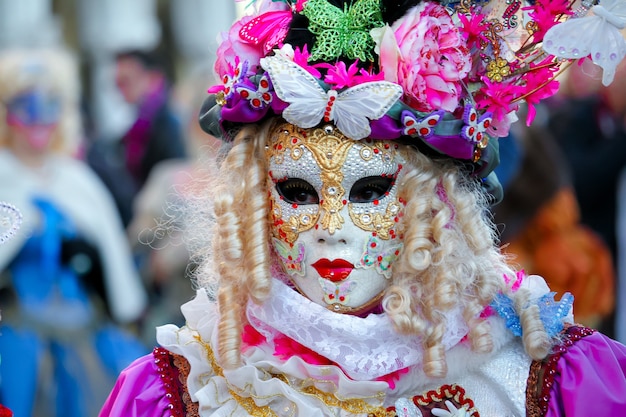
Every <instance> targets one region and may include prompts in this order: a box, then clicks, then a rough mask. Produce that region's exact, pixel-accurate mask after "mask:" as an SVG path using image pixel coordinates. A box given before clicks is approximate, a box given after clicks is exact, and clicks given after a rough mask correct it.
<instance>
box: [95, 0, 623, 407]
mask: <svg viewBox="0 0 626 417" xmlns="http://www.w3.org/2000/svg"><path fill="white" fill-rule="evenodd" d="M256 5H257V6H258V8H257V9H256V10H255V13H254V14H251V15H247V16H244V17H243V18H241V19H240V20H238V21H237V22H236V23H235V24H234V25H233V26H232V28H231V30H230V31H229V33H228V34H227V35H225V36H224V38H223V42H222V44H221V46H220V48H219V50H218V59H217V63H216V71H217V72H218V73H219V74H220V76H221V78H222V80H223V84H221V85H219V86H215V87H212V88H211V89H210V90H209V92H210V93H211V94H212V95H211V96H210V97H209V98H208V99H207V101H206V102H205V104H204V106H203V108H202V110H201V116H200V120H201V124H202V125H203V126H204V127H205V129H206V130H207V131H208V132H211V133H212V134H214V135H216V136H220V137H222V138H223V139H224V141H225V143H227V144H228V146H229V147H230V149H229V151H228V153H227V155H226V156H225V157H224V159H223V161H221V164H220V168H219V171H218V173H217V174H219V176H217V177H215V178H213V177H210V178H208V179H207V183H206V185H205V191H204V192H205V196H204V197H203V196H198V202H197V208H198V211H197V212H196V213H195V214H193V216H192V220H193V221H195V223H194V224H193V225H192V227H191V229H192V230H193V231H197V232H198V236H197V239H198V240H197V241H196V243H197V245H198V247H197V250H196V252H194V253H195V254H196V255H198V256H201V259H200V260H199V262H200V265H199V267H198V268H197V270H196V271H197V273H196V277H195V278H196V279H197V280H198V283H199V285H200V286H201V289H200V290H199V291H198V292H197V294H196V297H195V298H194V300H192V301H191V302H189V303H187V304H185V305H184V306H183V307H182V311H183V314H184V315H185V318H186V321H187V323H186V325H185V326H183V327H180V328H179V327H177V326H174V325H165V326H162V327H159V328H158V330H157V340H158V342H159V345H160V346H159V347H157V348H155V349H154V351H153V354H152V355H147V356H145V357H143V358H141V359H139V360H137V361H135V362H134V363H133V364H132V365H131V366H129V367H128V368H127V369H126V370H125V371H124V372H123V373H122V374H121V375H120V378H119V379H118V383H117V385H116V386H115V388H114V389H113V391H112V392H111V394H110V396H109V398H108V400H107V402H106V403H105V405H104V407H103V409H102V412H101V416H122V415H124V416H128V415H132V416H171V415H175V416H248V415H252V416H403V417H404V416H422V417H431V416H436V417H442V416H483V417H485V416H492V417H496V416H497V417H501V416H526V415H528V416H544V415H545V416H569V417H572V416H589V415H620V414H623V413H624V412H626V375H625V373H626V347H625V346H623V345H621V344H619V343H618V342H616V341H613V340H612V339H609V338H608V337H606V336H604V335H603V334H601V333H598V332H596V331H593V330H591V329H589V328H586V327H583V326H579V325H576V324H574V323H575V322H574V321H573V320H574V319H573V317H572V311H571V306H572V302H573V299H572V296H571V294H568V293H566V294H559V295H558V296H556V295H555V294H554V293H553V292H551V291H550V289H549V288H548V287H547V285H546V284H545V281H544V280H543V279H542V278H541V277H539V276H525V275H524V274H523V273H522V272H518V271H515V270H514V269H512V268H511V267H510V266H509V263H508V259H507V258H506V257H505V256H504V255H503V254H502V253H501V252H500V250H499V246H498V244H497V242H496V236H497V233H496V230H495V227H494V225H493V223H492V221H491V218H490V214H489V205H490V204H493V203H496V202H497V201H498V200H500V198H501V192H500V191H501V189H500V187H499V184H498V182H497V178H496V177H495V176H494V174H493V172H492V170H493V168H494V167H495V166H496V165H497V163H498V137H504V136H506V135H507V134H508V130H509V126H510V124H511V123H512V122H513V121H514V120H515V113H516V110H517V108H518V103H519V101H521V100H525V101H526V102H527V103H528V104H530V105H531V108H532V106H533V105H534V104H536V103H537V102H539V101H540V100H541V99H542V98H544V97H546V96H549V95H551V94H553V93H554V92H555V90H556V83H557V82H556V81H555V80H554V76H555V74H556V72H557V71H558V68H559V64H560V63H561V62H563V61H565V60H566V58H564V57H563V56H562V55H563V53H561V52H557V53H558V54H559V55H560V56H559V57H556V56H554V55H553V54H552V52H544V51H542V50H541V49H540V46H541V42H542V41H543V43H544V46H547V45H557V50H559V51H560V50H564V51H565V50H566V49H567V48H568V46H567V45H561V44H560V43H559V42H560V35H559V31H560V30H557V31H556V34H557V35H558V36H556V37H555V36H554V33H555V30H553V29H556V28H559V27H562V26H563V25H567V24H568V23H572V25H573V28H569V30H570V32H571V31H572V30H573V31H574V32H577V31H581V30H580V25H581V24H585V23H586V22H587V20H585V19H587V17H582V16H583V15H584V14H585V13H587V12H589V9H592V10H593V13H595V15H594V16H591V15H590V16H591V17H598V16H604V17H602V19H601V22H600V24H601V25H613V24H614V23H615V22H616V21H620V22H621V20H618V19H621V18H619V17H616V16H614V14H613V13H611V12H609V11H607V10H606V9H604V8H602V7H601V6H594V7H593V8H591V4H586V5H583V6H581V7H580V9H578V8H577V9H575V10H572V9H571V8H570V6H571V4H570V3H569V2H558V3H557V2H554V1H552V2H547V1H537V2H536V3H534V4H533V5H528V6H525V7H524V8H521V6H522V5H521V3H518V2H509V1H502V2H480V3H474V4H470V3H469V2H462V3H460V4H455V5H448V6H449V7H444V6H443V5H442V4H439V3H435V2H429V1H426V2H421V1H379V0H355V1H346V2H344V1H334V0H333V1H327V0H308V1H295V2H284V1H270V0H266V1H257V2H256ZM621 5H622V3H620V7H621ZM576 7H577V6H576ZM572 13H576V18H572V19H570V20H567V21H565V22H561V19H565V18H566V17H568V16H570V15H571V14H572ZM618 13H619V14H620V15H621V11H619V10H618ZM606 16H610V18H607V17H606ZM598 18H599V17H598ZM594 22H595V21H594ZM522 23H524V24H522ZM569 26H570V25H567V26H566V27H565V29H568V27H569ZM603 27H604V26H603ZM527 29H532V32H530V33H528V32H526V30H527ZM616 30H617V29H616ZM618 32H619V31H618ZM620 39H621V38H620ZM577 47H579V46H577ZM580 52H581V51H580V50H578V51H577V53H580ZM586 55H587V53H586V52H584V53H583V54H582V56H586ZM592 57H593V58H594V59H595V60H596V61H597V62H599V63H600V64H602V65H605V64H607V62H605V61H602V60H600V59H599V58H603V57H604V56H603V55H600V57H598V56H595V55H593V54H592ZM619 58H622V57H621V56H620V57H619ZM611 63H612V62H609V64H611ZM611 70H612V69H611V67H610V65H605V75H607V82H608V81H610V77H609V75H610V74H611ZM529 116H530V119H532V116H533V113H532V111H531V112H530V113H529Z"/></svg>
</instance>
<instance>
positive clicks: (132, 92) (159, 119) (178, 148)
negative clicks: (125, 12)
mask: <svg viewBox="0 0 626 417" xmlns="http://www.w3.org/2000/svg"><path fill="white" fill-rule="evenodd" d="M168 78H169V77H168V75H167V71H166V68H165V66H164V63H163V61H162V60H161V58H160V56H159V54H158V53H157V52H156V51H144V50H139V49H132V50H125V51H121V52H118V53H117V54H116V56H115V83H116V86H117V88H118V89H119V92H120V93H121V95H122V96H123V98H124V100H125V101H126V102H127V103H129V104H131V105H133V106H134V107H135V110H136V117H135V120H134V122H133V123H132V125H131V126H130V128H129V129H128V131H127V132H126V133H125V134H124V135H123V137H122V138H121V140H118V141H113V142H111V141H99V142H95V143H94V146H93V147H91V149H90V150H89V152H88V161H89V163H90V164H91V166H92V167H93V168H94V170H95V171H96V172H97V173H98V174H99V175H100V176H101V178H102V179H103V180H104V182H105V184H107V186H108V187H109V189H110V190H111V193H112V194H113V196H114V198H115V200H116V204H117V207H118V210H119V212H120V215H121V217H122V222H123V223H124V226H127V225H128V223H129V222H130V219H131V218H132V216H133V213H132V207H133V200H134V198H135V196H136V194H137V193H138V192H139V191H140V190H141V188H142V187H143V185H144V184H145V182H146V180H147V178H148V176H149V175H150V172H151V171H152V169H153V168H154V166H155V165H157V164H158V163H159V162H161V161H164V160H169V159H183V158H186V150H185V143H184V138H183V130H182V126H181V121H180V119H179V117H178V115H177V114H176V113H175V112H174V110H173V109H172V105H171V103H170V81H169V79H168Z"/></svg>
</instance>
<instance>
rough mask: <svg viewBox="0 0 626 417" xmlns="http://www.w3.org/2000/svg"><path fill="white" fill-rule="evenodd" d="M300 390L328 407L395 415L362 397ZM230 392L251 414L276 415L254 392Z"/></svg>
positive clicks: (383, 416) (218, 371)
mask: <svg viewBox="0 0 626 417" xmlns="http://www.w3.org/2000/svg"><path fill="white" fill-rule="evenodd" d="M195 338H196V340H197V341H198V343H200V344H201V345H202V346H203V347H204V349H205V351H206V353H207V359H208V360H209V363H210V365H211V368H212V369H213V372H214V373H215V375H218V376H221V377H224V373H223V370H222V368H221V367H220V366H219V365H218V364H217V361H216V360H215V354H214V353H213V349H211V346H209V344H208V343H206V342H204V341H203V340H202V339H201V338H200V336H199V335H196V336H195ZM270 376H271V377H272V378H277V379H279V380H281V381H282V382H284V383H285V384H287V385H289V386H291V387H292V388H294V389H297V387H293V386H292V384H290V383H289V381H288V380H287V378H285V376H284V375H276V374H270ZM317 382H323V381H317ZM329 382H330V381H329ZM229 387H230V384H229ZM248 391H249V390H248ZM299 391H300V392H301V393H302V394H305V395H311V396H314V397H315V398H317V399H318V400H320V401H322V402H323V403H324V404H326V405H327V406H328V407H339V408H341V409H342V410H344V411H347V412H350V413H367V415H368V416H371V417H389V416H391V415H393V414H390V413H389V412H388V411H387V409H386V408H384V407H382V406H372V405H369V404H368V403H367V402H366V401H365V400H362V399H339V398H337V397H336V396H335V395H334V394H331V393H327V392H324V391H322V390H320V389H318V388H316V387H314V386H312V385H311V386H307V387H303V388H300V389H299ZM229 393H230V395H231V396H232V397H233V399H234V400H235V401H237V403H238V404H239V405H241V406H242V407H243V408H244V409H245V410H246V411H247V412H248V413H249V414H250V415H253V416H260V417H270V416H276V413H275V412H274V411H273V410H272V409H271V408H270V407H269V406H267V405H264V406H260V405H257V403H256V402H255V401H254V398H255V397H253V394H252V393H250V394H249V395H250V396H248V397H246V396H243V395H241V394H240V393H237V392H235V391H234V390H233V389H232V388H229ZM383 397H384V393H382V392H381V393H379V395H378V399H379V400H381V401H382V398H383ZM257 398H260V397H257Z"/></svg>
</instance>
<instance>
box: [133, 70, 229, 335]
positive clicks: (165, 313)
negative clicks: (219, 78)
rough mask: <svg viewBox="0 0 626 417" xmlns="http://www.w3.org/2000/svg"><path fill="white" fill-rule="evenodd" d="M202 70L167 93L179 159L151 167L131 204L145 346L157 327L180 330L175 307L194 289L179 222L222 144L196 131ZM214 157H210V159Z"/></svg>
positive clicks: (204, 72) (202, 93) (204, 82)
mask: <svg viewBox="0 0 626 417" xmlns="http://www.w3.org/2000/svg"><path fill="white" fill-rule="evenodd" d="M208 74H210V72H209V71H208V70H206V69H205V68H204V67H201V68H199V69H197V70H195V71H194V72H193V73H192V74H190V75H189V76H187V77H184V78H183V79H181V80H180V81H179V82H178V83H176V85H175V86H174V88H173V95H172V99H173V108H174V110H175V111H176V112H177V114H178V115H179V116H180V119H181V121H182V123H183V129H184V135H183V136H184V140H185V145H186V151H187V154H188V155H189V156H188V158H185V159H169V160H164V161H161V162H159V163H158V164H156V165H155V166H154V167H153V169H152V170H151V172H150V175H149V176H148V179H147V181H146V183H145V185H144V187H143V188H142V190H141V191H140V192H139V194H138V195H137V197H136V198H135V200H134V204H133V213H134V215H133V218H132V221H131V222H130V225H129V226H128V237H129V240H130V241H131V243H133V245H132V247H133V252H134V253H135V258H136V259H137V261H138V264H139V270H140V273H141V275H142V277H143V279H144V282H145V284H146V286H147V287H148V289H149V290H150V291H149V294H150V305H149V310H148V312H147V314H146V317H145V321H144V326H143V329H144V330H145V335H144V338H145V342H146V343H150V344H152V345H153V344H154V343H155V342H156V340H155V339H154V337H155V336H154V334H155V332H154V327H155V326H158V325H161V324H162V323H177V324H179V325H183V324H184V322H185V320H184V317H183V315H182V313H181V311H180V306H181V305H182V304H184V303H185V302H187V301H189V300H191V299H192V298H193V296H194V295H195V290H196V287H195V286H194V283H193V282H192V280H191V276H192V275H193V271H194V268H195V265H194V264H192V263H190V245H189V242H187V241H186V240H185V239H184V236H187V234H186V233H185V228H186V227H187V222H186V221H185V218H184V215H183V214H184V213H185V212H186V211H187V209H186V207H187V204H188V202H189V201H190V200H191V199H194V196H197V195H198V192H199V190H197V189H193V188H192V187H196V188H197V187H198V184H199V183H201V182H200V181H199V179H201V178H202V177H203V176H204V175H208V174H207V172H205V169H204V168H203V167H204V166H206V161H207V157H208V156H209V155H215V154H216V153H217V152H219V151H220V147H221V144H222V142H221V141H220V140H218V139H216V138H214V137H213V136H211V135H209V134H207V133H206V132H204V131H203V130H202V129H201V128H200V124H199V123H198V112H199V108H200V106H201V104H202V101H203V99H204V98H205V96H206V86H207V85H211V81H210V80H211V77H210V76H209V75H208ZM213 157H214V156H211V158H213Z"/></svg>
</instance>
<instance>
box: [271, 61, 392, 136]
mask: <svg viewBox="0 0 626 417" xmlns="http://www.w3.org/2000/svg"><path fill="white" fill-rule="evenodd" d="M261 66H262V67H263V69H265V71H267V72H268V73H269V74H270V78H271V80H272V84H273V86H274V90H275V92H276V95H277V96H278V98H280V99H281V100H282V101H284V102H286V103H289V105H288V106H287V108H286V109H285V110H284V111H283V118H284V119H285V120H287V121H288V122H289V123H291V124H293V125H296V126H298V127H301V128H303V129H307V128H310V127H315V126H317V125H318V124H319V123H320V122H322V120H324V121H326V122H330V121H332V122H334V123H335V126H337V128H338V129H339V130H340V131H341V132H342V133H343V134H344V135H346V136H347V137H349V138H351V139H355V140H359V139H363V138H366V137H368V136H369V135H370V133H371V128H370V124H369V121H370V120H378V119H380V118H381V117H383V116H384V115H385V114H386V113H387V111H389V109H390V108H391V106H393V105H394V104H395V102H396V101H398V99H399V98H400V97H401V96H402V87H400V86H399V85H398V84H394V83H392V82H388V81H372V82H366V83H362V84H358V85H355V86H353V87H349V88H347V89H345V90H342V91H337V90H329V91H326V90H324V88H322V86H321V85H320V83H319V81H318V80H317V79H316V78H315V77H313V75H311V74H310V73H309V72H307V71H306V70H305V69H304V68H302V67H301V66H299V65H298V64H296V63H295V62H293V61H290V60H289V59H286V58H284V57H281V56H271V57H266V58H263V59H261Z"/></svg>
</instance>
